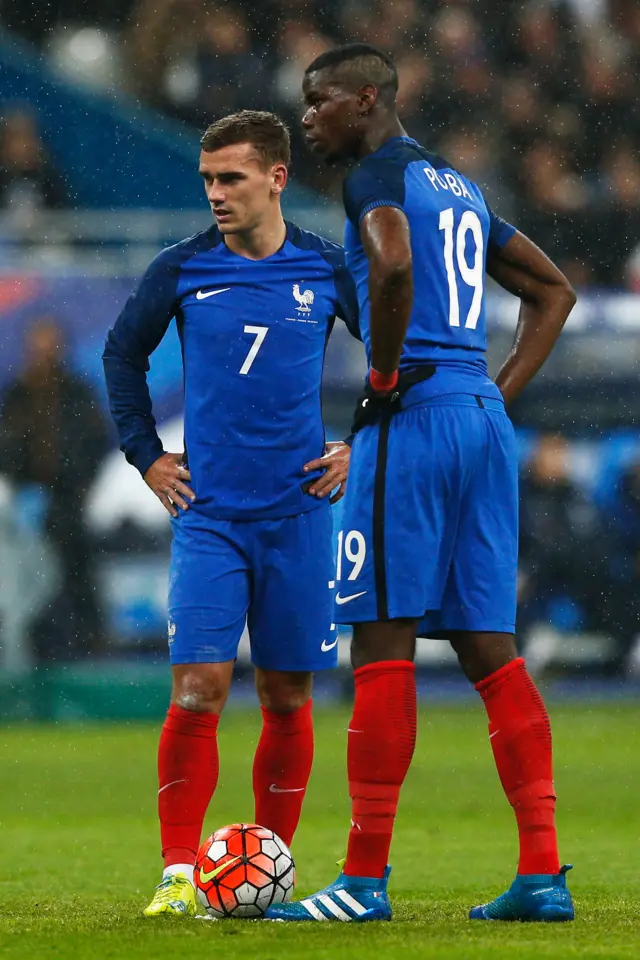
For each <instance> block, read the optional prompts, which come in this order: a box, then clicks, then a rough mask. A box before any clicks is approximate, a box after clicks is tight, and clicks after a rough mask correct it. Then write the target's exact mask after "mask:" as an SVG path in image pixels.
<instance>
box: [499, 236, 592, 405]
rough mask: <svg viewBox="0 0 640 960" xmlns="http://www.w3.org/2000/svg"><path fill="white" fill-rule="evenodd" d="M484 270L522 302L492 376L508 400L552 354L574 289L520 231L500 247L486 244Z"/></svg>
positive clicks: (568, 311) (569, 308) (568, 309)
mask: <svg viewBox="0 0 640 960" xmlns="http://www.w3.org/2000/svg"><path fill="white" fill-rule="evenodd" d="M487 273H488V274H489V276H490V277H492V278H493V279H494V280H495V281H496V282H497V283H499V284H500V286H501V287H503V288H504V289H505V290H508V291H509V293H513V294H514V295H515V296H516V297H519V298H520V301H521V305H520V315H519V318H518V326H517V328H516V335H515V339H514V342H513V346H512V348H511V351H510V353H509V356H508V357H507V359H506V361H505V363H504V364H503V365H502V367H501V369H500V372H499V373H498V376H497V377H496V385H497V386H498V388H499V389H500V391H501V393H502V395H503V397H504V399H505V402H506V403H510V402H511V401H512V400H513V399H515V397H517V396H518V394H519V393H520V392H521V391H522V390H523V389H524V388H525V387H526V385H527V384H528V383H529V381H530V380H531V379H532V378H533V377H534V376H535V375H536V373H537V372H538V370H539V369H540V367H541V366H542V364H543V363H544V362H545V360H546V359H547V357H548V356H549V354H550V353H551V351H552V349H553V347H554V344H555V342H556V340H557V339H558V337H559V336H560V333H561V331H562V328H563V326H564V323H565V320H566V319H567V317H568V316H569V314H570V313H571V310H572V309H573V306H574V304H575V302H576V294H575V291H574V289H573V287H572V286H571V284H570V283H569V281H568V280H567V278H566V277H565V276H564V274H563V273H562V272H561V271H560V270H559V269H558V268H557V267H556V266H555V264H553V263H552V262H551V260H550V259H549V258H548V257H547V255H546V254H544V253H543V252H542V250H540V248H539V247H537V246H536V245H535V243H533V242H532V241H531V240H529V239H528V237H525V236H524V234H522V233H519V232H518V231H516V232H515V233H514V234H513V235H512V236H511V238H510V239H509V240H507V242H506V243H505V244H504V245H503V246H498V245H497V244H495V243H491V244H490V245H489V249H488V251H487Z"/></svg>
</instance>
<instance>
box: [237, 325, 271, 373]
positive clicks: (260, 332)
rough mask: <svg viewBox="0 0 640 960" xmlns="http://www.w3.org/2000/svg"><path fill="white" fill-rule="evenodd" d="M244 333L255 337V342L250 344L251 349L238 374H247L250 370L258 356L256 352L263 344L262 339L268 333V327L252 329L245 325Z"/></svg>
mask: <svg viewBox="0 0 640 960" xmlns="http://www.w3.org/2000/svg"><path fill="white" fill-rule="evenodd" d="M244 332H245V333H252V334H253V335H254V337H255V340H254V341H253V343H252V344H251V349H250V350H249V353H248V354H247V356H246V358H245V361H244V363H243V364H242V366H241V367H240V373H242V374H244V373H249V370H251V367H252V366H253V361H254V360H255V358H256V357H257V356H258V350H259V349H260V347H261V346H262V344H263V343H264V338H265V337H266V335H267V333H268V332H269V327H252V326H250V325H248V324H247V325H246V326H245V328H244Z"/></svg>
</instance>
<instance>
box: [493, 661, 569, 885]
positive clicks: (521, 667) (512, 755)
mask: <svg viewBox="0 0 640 960" xmlns="http://www.w3.org/2000/svg"><path fill="white" fill-rule="evenodd" d="M476 690H477V691H478V692H479V694H480V696H481V697H482V699H483V700H484V705H485V707H486V710H487V714H488V716H489V737H490V740H491V747H492V748H493V755H494V757H495V761H496V766H497V768H498V774H499V776H500V781H501V783H502V786H503V788H504V792H505V793H506V795H507V799H508V801H509V803H510V804H511V806H512V807H513V809H514V812H515V815H516V820H517V823H518V834H519V838H520V861H519V863H518V873H547V874H549V873H558V871H559V870H560V861H559V859H558V841H557V837H556V828H555V822H554V820H555V807H556V795H555V791H554V787H553V767H552V756H551V725H550V724H549V717H548V715H547V711H546V709H545V705H544V703H543V702H542V697H541V696H540V694H539V693H538V690H537V688H536V685H535V684H534V682H533V680H532V679H531V677H530V676H529V674H528V673H527V668H526V666H525V663H524V660H523V659H522V657H519V658H518V659H517V660H512V661H511V662H510V663H507V664H505V666H504V667H501V668H500V669H499V670H496V672H495V673H492V674H491V676H489V677H487V678H486V679H485V680H481V681H480V683H477V684H476Z"/></svg>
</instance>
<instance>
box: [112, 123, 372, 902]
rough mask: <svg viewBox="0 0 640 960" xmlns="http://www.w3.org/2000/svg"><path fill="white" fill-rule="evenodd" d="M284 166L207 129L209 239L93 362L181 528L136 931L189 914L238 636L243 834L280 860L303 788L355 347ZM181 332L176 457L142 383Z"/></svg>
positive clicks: (239, 127) (159, 260)
mask: <svg viewBox="0 0 640 960" xmlns="http://www.w3.org/2000/svg"><path fill="white" fill-rule="evenodd" d="M289 159H290V153H289V134H288V131H287V129H286V127H285V126H284V124H283V123H282V122H281V121H280V120H279V119H278V118H277V117H275V116H274V115H273V114H269V113H262V112H256V111H243V112H242V113H240V114H236V115H233V116H228V117H225V118H223V119H221V120H218V121H217V122H216V123H214V124H212V125H211V126H210V127H209V129H208V130H207V132H206V133H205V135H204V137H203V139H202V152H201V155H200V174H201V175H202V177H203V180H204V187H205V191H206V195H207V198H208V200H209V203H210V205H211V209H212V212H213V217H214V221H215V223H214V225H213V226H212V227H211V228H210V229H208V230H205V231H203V232H202V233H198V234H196V235H195V236H194V237H191V238H190V239H188V240H184V241H182V243H178V244H177V245H176V246H174V247H170V248H168V249H167V250H164V251H162V253H160V254H159V255H158V256H157V257H156V258H155V260H154V261H153V262H152V264H151V266H150V267H149V268H148V270H147V272H146V274H145V275H144V277H143V279H142V282H141V284H140V286H139V288H138V290H137V292H136V293H135V294H134V296H132V297H131V298H130V299H129V300H128V301H127V303H126V305H125V307H124V309H123V311H122V313H121V314H120V316H119V318H118V320H117V322H116V324H115V326H114V328H113V329H112V330H111V331H110V333H109V336H108V339H107V343H106V348H105V351H104V367H105V375H106V380H107V386H108V390H109V398H110V404H111V410H112V413H113V416H114V419H115V421H116V424H117V427H118V431H119V435H120V441H121V445H122V449H123V450H124V452H125V454H126V457H127V459H128V460H129V462H130V463H132V464H133V465H134V466H135V467H137V469H138V470H139V471H140V473H141V474H142V476H143V477H144V479H145V481H146V483H147V484H148V485H149V487H150V488H151V489H152V490H153V491H154V493H155V494H156V495H157V496H158V497H159V498H160V500H161V501H162V503H163V504H164V506H165V507H166V509H167V510H168V511H169V513H170V514H171V516H172V526H173V546H172V553H171V571H170V586H169V651H170V658H171V666H172V677H173V689H172V694H171V705H170V707H169V712H168V715H167V718H166V720H165V723H164V726H163V729H162V735H161V738H160V747H159V755H158V772H159V793H158V804H159V817H160V829H161V838H162V853H163V857H164V865H165V870H164V875H163V879H162V882H161V884H160V885H159V887H158V888H157V890H156V894H155V896H154V898H153V900H152V902H151V904H150V905H149V907H147V909H146V910H145V914H146V915H147V916H157V915H159V914H173V915H177V916H181V915H192V914H193V913H194V912H195V896H194V888H193V865H194V862H195V857H196V851H197V849H198V846H199V843H200V835H201V831H202V824H203V820H204V816H205V813H206V810H207V807H208V805H209V802H210V800H211V798H212V796H213V793H214V790H215V788H216V782H217V777H218V747H217V739H216V736H217V727H218V719H219V717H220V714H221V712H222V709H223V707H224V704H225V701H226V699H227V695H228V692H229V686H230V682H231V676H232V672H233V665H234V659H235V657H236V652H237V648H238V642H239V640H240V636H241V634H242V631H243V628H244V625H245V620H247V621H248V628H249V634H250V639H251V651H252V659H253V662H254V665H255V675H256V687H257V692H258V697H259V699H260V703H261V706H262V716H263V727H262V734H261V738H260V742H259V744H258V749H257V752H256V755H255V761H254V767H253V784H254V794H255V819H256V822H257V823H260V824H262V825H263V826H266V827H269V828H270V829H272V830H274V831H275V832H276V833H277V834H278V835H279V836H280V837H282V839H283V840H284V841H285V842H286V843H287V844H289V843H290V842H291V839H292V837H293V834H294V831H295V829H296V826H297V823H298V820H299V817H300V811H301V807H302V801H303V798H304V794H305V790H306V787H307V781H308V779H309V774H310V771H311V762H312V757H313V728H312V720H311V699H310V698H311V686H312V674H313V672H314V671H316V670H326V669H328V668H331V667H334V666H335V665H336V662H337V636H336V633H335V627H334V625H333V623H332V619H333V618H332V613H333V608H332V599H331V593H330V589H329V585H330V581H332V580H333V578H334V562H333V557H332V545H331V517H330V510H329V503H330V502H332V501H333V500H335V499H337V498H339V497H340V496H341V494H342V491H343V490H344V481H345V477H346V471H347V466H348V458H349V447H348V446H347V445H346V444H342V443H340V444H325V440H324V430H323V425H322V415H321V408H320V384H321V378H322V367H323V360H324V353H325V347H326V343H327V340H328V337H329V334H330V332H331V328H332V325H333V322H334V318H335V317H336V316H339V317H341V318H342V319H343V320H344V321H345V322H346V323H347V324H348V326H349V327H350V329H351V330H352V332H354V334H355V335H358V328H357V320H356V315H357V300H356V296H355V288H354V285H353V281H352V279H351V277H350V274H349V272H348V271H347V269H346V267H345V258H344V251H343V249H342V247H340V246H338V245H336V244H334V243H330V242H328V241H326V240H323V239H322V238H320V237H317V236H315V235H314V234H312V233H308V232H306V231H304V230H300V229H299V228H298V227H296V226H294V225H293V224H292V223H288V222H285V221H284V220H283V217H282V213H281V209H280V198H281V195H282V191H283V190H284V188H285V185H286V182H287V166H288V163H289ZM173 318H175V321H176V325H177V330H178V335H179V337H180V343H181V347H182V355H183V363H184V390H185V403H184V406H185V425H184V432H185V449H184V452H181V453H168V452H165V451H164V450H163V447H162V443H161V442H160V440H159V438H158V435H157V432H156V427H155V421H154V418H153V415H152V405H151V398H150V394H149V390H148V386H147V380H146V372H147V371H148V369H149V357H150V355H151V354H152V353H153V351H154V350H155V349H156V347H157V346H158V344H159V343H160V341H161V340H162V338H163V337H164V335H165V333H166V332H167V329H168V327H169V324H170V322H171V320H172V319H173ZM333 490H336V492H335V493H334V495H333V497H331V491H333ZM331 586H332V584H331Z"/></svg>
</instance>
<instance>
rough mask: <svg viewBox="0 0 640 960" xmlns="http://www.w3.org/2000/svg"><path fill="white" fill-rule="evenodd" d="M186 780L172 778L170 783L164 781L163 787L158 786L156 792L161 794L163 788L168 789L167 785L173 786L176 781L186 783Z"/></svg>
mask: <svg viewBox="0 0 640 960" xmlns="http://www.w3.org/2000/svg"><path fill="white" fill-rule="evenodd" d="M188 782H189V781H188V780H184V779H183V780H172V781H171V783H165V785H164V787H160V789H159V790H158V794H161V793H162V791H163V790H168V789H169V787H173V786H175V784H176V783H188Z"/></svg>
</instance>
